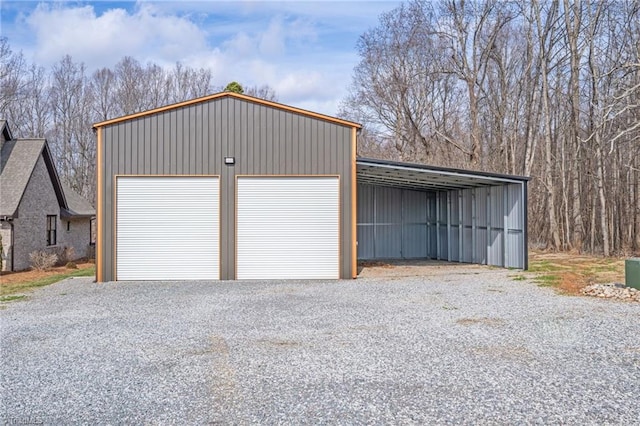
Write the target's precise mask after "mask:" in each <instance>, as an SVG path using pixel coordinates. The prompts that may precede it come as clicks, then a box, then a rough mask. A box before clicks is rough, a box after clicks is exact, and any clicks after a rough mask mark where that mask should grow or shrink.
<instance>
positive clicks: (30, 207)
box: [13, 156, 62, 271]
mask: <svg viewBox="0 0 640 426" xmlns="http://www.w3.org/2000/svg"><path fill="white" fill-rule="evenodd" d="M47 215H55V216H56V218H57V220H56V222H57V232H58V236H60V234H61V231H62V228H61V227H62V224H61V222H60V206H59V204H58V199H57V198H56V194H55V192H54V190H53V184H52V183H51V179H50V177H49V173H48V172H47V167H46V165H45V162H44V159H43V158H42V156H40V158H39V159H38V162H37V163H36V166H35V168H34V170H33V173H32V175H31V178H30V179H29V183H28V184H27V188H26V190H25V192H24V195H23V197H22V201H21V202H20V206H19V208H18V217H17V218H16V219H14V221H13V222H14V244H15V246H14V256H15V259H14V270H16V271H20V270H23V269H27V268H29V267H30V266H31V263H30V260H29V253H31V252H33V251H35V250H58V248H59V247H60V245H59V243H60V242H61V240H60V239H59V238H58V244H56V245H55V246H51V247H47Z"/></svg>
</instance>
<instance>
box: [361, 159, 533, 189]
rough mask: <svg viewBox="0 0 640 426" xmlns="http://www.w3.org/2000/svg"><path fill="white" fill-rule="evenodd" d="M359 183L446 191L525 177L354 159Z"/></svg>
mask: <svg viewBox="0 0 640 426" xmlns="http://www.w3.org/2000/svg"><path fill="white" fill-rule="evenodd" d="M356 165H357V179H358V183H364V184H371V185H381V186H393V187H396V188H405V189H413V190H418V191H446V190H450V189H465V188H477V187H481V186H493V185H501V184H505V183H522V182H526V181H528V180H529V178H528V177H524V176H513V175H503V174H497V173H486V172H476V171H472V170H463V169H452V168H446V167H436V166H427V165H424V164H413V163H401V162H397V161H386V160H376V159H372V158H357V159H356Z"/></svg>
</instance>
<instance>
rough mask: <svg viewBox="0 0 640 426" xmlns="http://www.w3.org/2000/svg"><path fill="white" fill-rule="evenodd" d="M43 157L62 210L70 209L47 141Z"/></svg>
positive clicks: (43, 149)
mask: <svg viewBox="0 0 640 426" xmlns="http://www.w3.org/2000/svg"><path fill="white" fill-rule="evenodd" d="M41 154H42V157H43V158H44V162H45V164H46V165H47V170H48V172H49V178H50V179H51V183H52V184H53V190H54V192H55V193H56V197H57V198H58V204H59V205H60V208H64V209H68V208H69V206H68V205H67V199H66V198H65V195H64V190H63V189H62V183H61V182H60V177H59V176H58V171H57V170H56V166H55V164H54V163H53V156H52V155H51V150H50V149H49V144H48V143H47V140H46V139H45V141H44V147H43V148H42V153H41Z"/></svg>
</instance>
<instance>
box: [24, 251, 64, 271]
mask: <svg viewBox="0 0 640 426" xmlns="http://www.w3.org/2000/svg"><path fill="white" fill-rule="evenodd" d="M29 259H30V260H31V267H32V268H33V269H35V270H38V271H46V270H47V269H50V268H51V267H52V266H53V265H55V264H56V262H57V261H58V255H57V254H56V253H47V252H46V251H40V250H37V251H33V252H31V253H29Z"/></svg>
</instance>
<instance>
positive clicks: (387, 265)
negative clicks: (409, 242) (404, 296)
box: [358, 260, 492, 278]
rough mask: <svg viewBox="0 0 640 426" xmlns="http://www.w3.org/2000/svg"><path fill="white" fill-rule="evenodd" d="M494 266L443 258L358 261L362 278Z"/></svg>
mask: <svg viewBox="0 0 640 426" xmlns="http://www.w3.org/2000/svg"><path fill="white" fill-rule="evenodd" d="M491 270H492V267H490V266H485V265H473V264H469V263H457V262H445V261H442V260H389V261H361V262H358V276H359V277H362V278H397V277H418V276H436V275H449V274H470V275H473V274H479V273H481V272H483V271H484V272H486V271H491Z"/></svg>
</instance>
